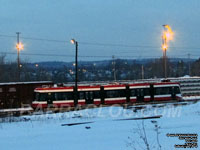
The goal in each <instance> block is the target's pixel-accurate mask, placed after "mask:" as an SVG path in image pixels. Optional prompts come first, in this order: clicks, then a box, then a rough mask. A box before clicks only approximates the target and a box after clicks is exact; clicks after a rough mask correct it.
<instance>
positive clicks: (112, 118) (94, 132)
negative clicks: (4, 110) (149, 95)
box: [0, 102, 200, 150]
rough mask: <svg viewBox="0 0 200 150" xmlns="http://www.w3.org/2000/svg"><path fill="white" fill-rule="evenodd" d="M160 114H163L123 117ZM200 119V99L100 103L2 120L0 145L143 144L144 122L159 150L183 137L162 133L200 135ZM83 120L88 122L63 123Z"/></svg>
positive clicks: (76, 149) (51, 149)
mask: <svg viewBox="0 0 200 150" xmlns="http://www.w3.org/2000/svg"><path fill="white" fill-rule="evenodd" d="M158 115H162V117H161V118H159V119H146V120H125V119H130V118H134V119H137V118H140V117H148V116H158ZM120 119H121V120H120ZM199 119H200V102H199V103H195V104H190V105H182V106H176V107H175V106H173V105H171V104H167V105H165V106H164V105H147V106H145V108H140V109H138V108H135V107H133V108H132V109H123V108H122V107H103V108H95V109H86V110H81V111H74V112H66V113H57V114H43V115H33V116H22V117H18V118H12V119H3V120H1V123H0V145H1V150H13V149H15V150H23V149H24V150H36V149H37V150H46V149H47V150H64V149H66V150H81V149H85V150H125V149H137V150H139V149H146V147H145V144H144V141H143V139H142V138H143V137H144V134H143V133H144V130H143V126H142V125H143V124H144V129H145V133H146V137H147V138H146V139H147V142H148V144H149V147H150V149H158V147H159V146H161V149H165V150H168V149H174V145H175V144H184V143H185V142H184V140H178V138H177V137H167V136H166V134H176V133H177V134H186V133H195V134H198V133H199V131H200V121H199ZM9 120H11V121H16V122H10V123H9V122H7V121H9ZM2 121H4V122H2ZM81 122H91V123H89V124H81V125H74V126H67V125H66V126H62V125H63V124H68V123H81ZM155 126H157V127H155ZM159 127H160V128H159ZM156 129H157V130H158V132H156ZM157 136H158V140H157ZM198 148H199V147H198ZM180 149H181V148H180Z"/></svg>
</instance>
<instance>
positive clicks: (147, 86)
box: [129, 85, 150, 89]
mask: <svg viewBox="0 0 200 150" xmlns="http://www.w3.org/2000/svg"><path fill="white" fill-rule="evenodd" d="M129 88H130V89H137V88H150V86H149V85H145V86H130V87H129Z"/></svg>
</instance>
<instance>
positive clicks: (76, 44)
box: [71, 39, 78, 106]
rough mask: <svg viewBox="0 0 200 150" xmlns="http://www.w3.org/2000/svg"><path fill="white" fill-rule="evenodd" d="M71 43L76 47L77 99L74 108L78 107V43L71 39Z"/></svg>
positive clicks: (75, 98)
mask: <svg viewBox="0 0 200 150" xmlns="http://www.w3.org/2000/svg"><path fill="white" fill-rule="evenodd" d="M71 43H72V44H74V45H75V49H76V53H75V68H76V69H75V89H74V92H75V97H74V106H77V105H78V42H77V41H76V40H75V39H71Z"/></svg>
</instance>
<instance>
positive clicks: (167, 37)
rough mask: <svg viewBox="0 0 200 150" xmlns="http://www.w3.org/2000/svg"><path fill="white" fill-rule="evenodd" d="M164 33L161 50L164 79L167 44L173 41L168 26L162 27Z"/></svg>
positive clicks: (171, 32)
mask: <svg viewBox="0 0 200 150" xmlns="http://www.w3.org/2000/svg"><path fill="white" fill-rule="evenodd" d="M163 27H164V32H163V35H162V50H163V62H164V74H165V78H167V49H168V42H169V41H170V40H172V39H173V35H174V33H173V31H172V29H171V28H170V26H169V25H163Z"/></svg>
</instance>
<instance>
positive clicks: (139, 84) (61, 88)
mask: <svg viewBox="0 0 200 150" xmlns="http://www.w3.org/2000/svg"><path fill="white" fill-rule="evenodd" d="M150 84H152V83H130V84H128V85H129V86H147V85H150ZM153 84H154V85H169V84H179V83H178V82H159V83H157V82H155V83H153ZM126 85H127V84H124V83H118V84H105V85H78V89H85V88H87V89H90V88H91V89H93V88H100V87H101V86H103V87H104V88H115V87H116V88H117V87H126ZM73 88H74V86H72V85H70V86H47V87H39V88H36V89H35V90H36V91H40V90H41V91H44V90H47V91H48V90H64V89H66V90H67V89H73Z"/></svg>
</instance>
